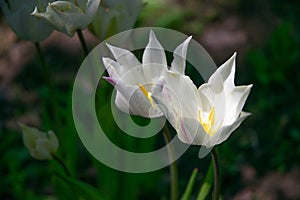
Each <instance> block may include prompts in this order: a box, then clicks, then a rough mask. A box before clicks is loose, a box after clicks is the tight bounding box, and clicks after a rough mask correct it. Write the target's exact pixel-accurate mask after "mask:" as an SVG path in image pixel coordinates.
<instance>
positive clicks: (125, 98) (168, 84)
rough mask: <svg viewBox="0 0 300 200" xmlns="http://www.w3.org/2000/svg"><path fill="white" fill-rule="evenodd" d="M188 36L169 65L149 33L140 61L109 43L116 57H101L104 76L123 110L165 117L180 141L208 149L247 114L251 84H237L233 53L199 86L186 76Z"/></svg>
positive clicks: (228, 134)
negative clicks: (246, 103) (105, 72)
mask: <svg viewBox="0 0 300 200" xmlns="http://www.w3.org/2000/svg"><path fill="white" fill-rule="evenodd" d="M190 40H191V37H188V38H187V39H186V40H185V41H184V42H182V43H181V44H180V45H179V46H178V47H177V48H176V49H175V50H174V53H173V61H172V63H171V66H170V67H168V64H167V59H166V55H165V52H164V49H163V47H162V46H161V44H160V43H159V41H158V40H157V38H156V36H155V34H154V32H153V31H151V32H150V36H149V42H148V44H147V46H146V48H145V51H144V54H143V58H142V63H140V61H139V60H138V59H137V58H136V57H135V55H134V54H133V53H131V52H130V51H128V50H126V49H122V48H118V47H115V46H112V45H109V44H108V45H107V46H108V48H109V49H110V51H111V53H112V54H113V56H114V58H115V60H113V59H111V58H103V64H104V66H105V68H106V70H107V71H108V73H109V77H104V78H105V79H106V80H107V81H108V82H109V83H111V84H112V85H113V86H114V87H115V88H116V89H117V94H116V98H115V104H116V106H117V107H118V108H119V109H120V110H122V111H123V112H126V113H130V114H133V115H138V116H142V117H147V118H155V117H160V116H163V115H164V116H165V117H166V118H167V120H168V121H169V122H170V124H171V125H172V126H173V128H174V129H175V130H176V132H177V134H178V137H179V139H180V140H181V141H182V142H184V143H187V144H194V145H202V146H205V147H206V148H212V147H213V146H215V145H217V144H220V143H222V142H223V141H225V140H226V139H227V138H228V137H229V136H230V134H231V133H232V132H233V131H234V130H235V129H236V128H237V127H238V126H239V125H240V124H241V123H242V122H243V120H244V119H246V117H247V116H249V115H250V113H247V112H244V111H242V109H243V106H244V104H245V102H246V99H247V97H248V95H249V92H250V90H251V87H252V85H246V86H235V84H234V76H235V58H236V53H234V55H233V56H232V57H231V58H229V59H228V61H226V62H225V63H224V64H223V65H222V66H220V67H219V68H218V69H217V70H216V71H215V72H214V73H213V74H212V75H211V77H210V78H209V80H208V82H207V83H204V84H202V85H201V86H200V87H199V88H197V87H196V86H195V85H194V83H193V81H192V80H191V79H190V77H189V76H186V75H185V74H184V72H185V67H186V55H187V50H188V45H189V42H190ZM203 67H205V66H203Z"/></svg>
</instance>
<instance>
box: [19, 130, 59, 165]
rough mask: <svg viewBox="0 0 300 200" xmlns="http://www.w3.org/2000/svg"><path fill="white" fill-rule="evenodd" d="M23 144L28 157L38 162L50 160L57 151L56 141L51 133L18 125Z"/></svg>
mask: <svg viewBox="0 0 300 200" xmlns="http://www.w3.org/2000/svg"><path fill="white" fill-rule="evenodd" d="M20 127H21V129H22V135H23V142H24V145H25V147H26V148H27V149H28V151H29V153H30V155H31V156H32V157H33V158H35V159H38V160H48V159H52V154H54V153H55V152H56V151H57V148H58V145H59V144H58V139H57V137H56V135H55V134H54V132H53V131H48V133H45V132H42V131H40V130H38V129H36V128H33V127H29V126H26V125H24V124H20Z"/></svg>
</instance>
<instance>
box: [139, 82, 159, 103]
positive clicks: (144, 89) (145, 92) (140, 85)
mask: <svg viewBox="0 0 300 200" xmlns="http://www.w3.org/2000/svg"><path fill="white" fill-rule="evenodd" d="M138 86H139V88H140V90H141V91H142V92H143V94H144V96H145V97H146V98H147V99H148V100H149V102H150V104H151V106H152V107H153V108H155V105H154V101H153V98H152V93H151V92H148V90H147V89H146V88H145V87H144V86H143V85H142V84H138Z"/></svg>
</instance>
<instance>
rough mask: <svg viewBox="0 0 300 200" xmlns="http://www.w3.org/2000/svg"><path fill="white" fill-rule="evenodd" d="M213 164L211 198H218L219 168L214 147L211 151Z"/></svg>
mask: <svg viewBox="0 0 300 200" xmlns="http://www.w3.org/2000/svg"><path fill="white" fill-rule="evenodd" d="M211 156H212V161H213V166H214V191H213V200H218V199H219V195H220V168H219V160H218V154H217V151H216V149H215V148H213V149H212V151H211Z"/></svg>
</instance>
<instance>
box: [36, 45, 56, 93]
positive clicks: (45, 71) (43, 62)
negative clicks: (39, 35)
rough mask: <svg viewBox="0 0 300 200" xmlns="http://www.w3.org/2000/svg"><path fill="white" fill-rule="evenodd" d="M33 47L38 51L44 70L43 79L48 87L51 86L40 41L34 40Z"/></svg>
mask: <svg viewBox="0 0 300 200" xmlns="http://www.w3.org/2000/svg"><path fill="white" fill-rule="evenodd" d="M34 44H35V48H36V50H37V52H38V55H39V58H40V60H41V63H42V68H43V72H44V76H45V81H46V85H47V86H48V87H49V89H50V88H51V87H52V86H51V81H50V72H49V69H48V67H47V65H46V61H45V55H44V53H43V51H42V49H41V46H40V43H38V42H35V43H34Z"/></svg>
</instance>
